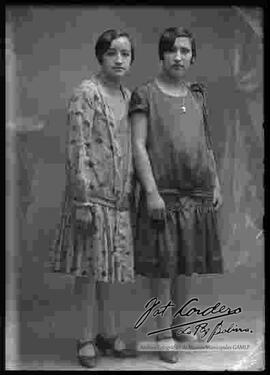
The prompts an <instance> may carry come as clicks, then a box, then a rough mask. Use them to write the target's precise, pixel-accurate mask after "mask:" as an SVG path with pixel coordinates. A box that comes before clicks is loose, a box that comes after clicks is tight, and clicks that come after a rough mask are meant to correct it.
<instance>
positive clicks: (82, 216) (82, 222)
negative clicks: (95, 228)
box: [75, 207, 93, 230]
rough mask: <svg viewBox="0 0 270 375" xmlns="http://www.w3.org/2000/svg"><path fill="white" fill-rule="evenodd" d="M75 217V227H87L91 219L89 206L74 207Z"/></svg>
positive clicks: (84, 228)
mask: <svg viewBox="0 0 270 375" xmlns="http://www.w3.org/2000/svg"><path fill="white" fill-rule="evenodd" d="M75 219H76V226H77V229H83V230H86V229H88V228H89V227H90V225H91V224H92V219H93V217H92V213H91V209H90V207H78V208H76V213H75Z"/></svg>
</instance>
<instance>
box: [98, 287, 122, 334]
mask: <svg viewBox="0 0 270 375" xmlns="http://www.w3.org/2000/svg"><path fill="white" fill-rule="evenodd" d="M97 287H98V313H99V317H100V319H99V332H100V333H101V334H102V335H103V336H104V337H106V338H109V337H114V336H116V335H117V330H116V316H115V310H114V306H113V304H114V303H113V302H114V301H115V298H119V295H118V296H116V293H115V285H113V284H110V283H107V282H102V281H100V282H98V284H97Z"/></svg>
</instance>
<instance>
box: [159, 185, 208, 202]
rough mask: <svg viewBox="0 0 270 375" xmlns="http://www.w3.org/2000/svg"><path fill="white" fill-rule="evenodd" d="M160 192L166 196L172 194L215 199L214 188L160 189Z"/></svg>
mask: <svg viewBox="0 0 270 375" xmlns="http://www.w3.org/2000/svg"><path fill="white" fill-rule="evenodd" d="M159 193H160V194H161V195H164V196H168V195H172V196H176V197H187V196H188V197H192V198H204V199H206V200H208V199H209V200H213V190H202V189H200V188H196V189H192V190H190V189H189V190H188V189H186V190H185V189H159Z"/></svg>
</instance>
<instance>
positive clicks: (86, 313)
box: [75, 277, 96, 357]
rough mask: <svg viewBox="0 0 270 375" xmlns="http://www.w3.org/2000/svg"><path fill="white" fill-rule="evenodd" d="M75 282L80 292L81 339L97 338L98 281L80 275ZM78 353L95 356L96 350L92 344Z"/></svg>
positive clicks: (78, 292) (77, 291)
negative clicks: (96, 306) (96, 307)
mask: <svg viewBox="0 0 270 375" xmlns="http://www.w3.org/2000/svg"><path fill="white" fill-rule="evenodd" d="M75 283H76V284H75V290H76V294H78V296H79V298H80V304H81V332H80V341H81V342H82V343H83V342H86V341H92V340H94V338H95V332H94V331H95V329H94V327H95V326H96V323H95V305H96V282H95V281H94V280H90V279H88V278H85V277H78V278H76V281H75ZM78 354H79V355H80V356H90V357H93V356H94V355H95V350H94V347H93V346H92V345H87V346H84V347H82V348H81V349H80V350H79V353H78Z"/></svg>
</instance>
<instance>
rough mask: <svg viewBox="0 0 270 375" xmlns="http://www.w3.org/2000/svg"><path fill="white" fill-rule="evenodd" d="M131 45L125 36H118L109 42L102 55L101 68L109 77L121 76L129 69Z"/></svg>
mask: <svg viewBox="0 0 270 375" xmlns="http://www.w3.org/2000/svg"><path fill="white" fill-rule="evenodd" d="M130 64H131V45H130V41H129V40H128V38H127V37H119V38H117V39H114V40H113V41H112V42H111V45H110V48H109V49H108V50H107V51H106V52H105V53H104V55H103V56H102V64H101V66H102V70H103V72H104V73H105V75H107V76H109V77H111V78H114V79H115V78H121V77H123V76H124V75H125V74H126V73H127V72H128V71H129V69H130Z"/></svg>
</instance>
